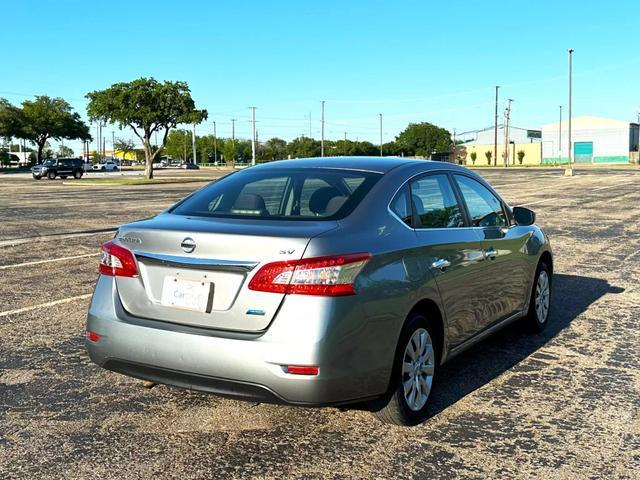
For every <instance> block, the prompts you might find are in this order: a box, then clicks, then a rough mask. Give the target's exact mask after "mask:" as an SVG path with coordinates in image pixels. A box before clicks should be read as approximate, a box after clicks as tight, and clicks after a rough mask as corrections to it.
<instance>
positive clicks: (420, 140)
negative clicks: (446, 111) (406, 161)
mask: <svg viewBox="0 0 640 480" xmlns="http://www.w3.org/2000/svg"><path fill="white" fill-rule="evenodd" d="M396 143H397V144H398V148H399V149H400V150H401V151H402V152H404V154H405V155H416V156H420V157H428V156H430V155H431V154H432V153H433V152H448V151H449V149H450V147H451V134H450V133H449V131H448V130H445V129H444V128H440V127H438V126H436V125H432V124H431V123H427V122H422V123H410V124H409V126H408V127H407V128H405V129H404V131H403V132H401V133H400V135H398V136H397V137H396Z"/></svg>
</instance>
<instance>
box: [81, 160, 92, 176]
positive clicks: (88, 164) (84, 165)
mask: <svg viewBox="0 0 640 480" xmlns="http://www.w3.org/2000/svg"><path fill="white" fill-rule="evenodd" d="M82 169H83V170H84V172H85V173H87V172H90V171H91V170H93V163H91V162H89V161H86V162H82Z"/></svg>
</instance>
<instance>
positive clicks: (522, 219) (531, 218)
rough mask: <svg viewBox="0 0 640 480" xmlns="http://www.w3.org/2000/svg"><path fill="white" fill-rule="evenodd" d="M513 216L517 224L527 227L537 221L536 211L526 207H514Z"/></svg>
mask: <svg viewBox="0 0 640 480" xmlns="http://www.w3.org/2000/svg"><path fill="white" fill-rule="evenodd" d="M513 218H514V220H515V221H516V225H519V226H521V227H527V226H529V225H533V224H534V223H536V213H535V212H534V211H533V210H529V209H528V208H525V207H513Z"/></svg>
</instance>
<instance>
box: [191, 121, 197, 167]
mask: <svg viewBox="0 0 640 480" xmlns="http://www.w3.org/2000/svg"><path fill="white" fill-rule="evenodd" d="M191 149H192V150H193V164H194V165H197V164H198V156H197V155H196V124H195V123H194V124H193V125H192V129H191Z"/></svg>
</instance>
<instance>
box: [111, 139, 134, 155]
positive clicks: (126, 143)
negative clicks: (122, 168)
mask: <svg viewBox="0 0 640 480" xmlns="http://www.w3.org/2000/svg"><path fill="white" fill-rule="evenodd" d="M114 149H115V150H119V151H121V152H122V159H123V160H124V159H126V158H127V155H129V154H132V153H135V151H136V145H135V144H134V143H133V140H130V139H125V138H116V141H115V144H114ZM113 154H114V155H115V154H116V152H113Z"/></svg>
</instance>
